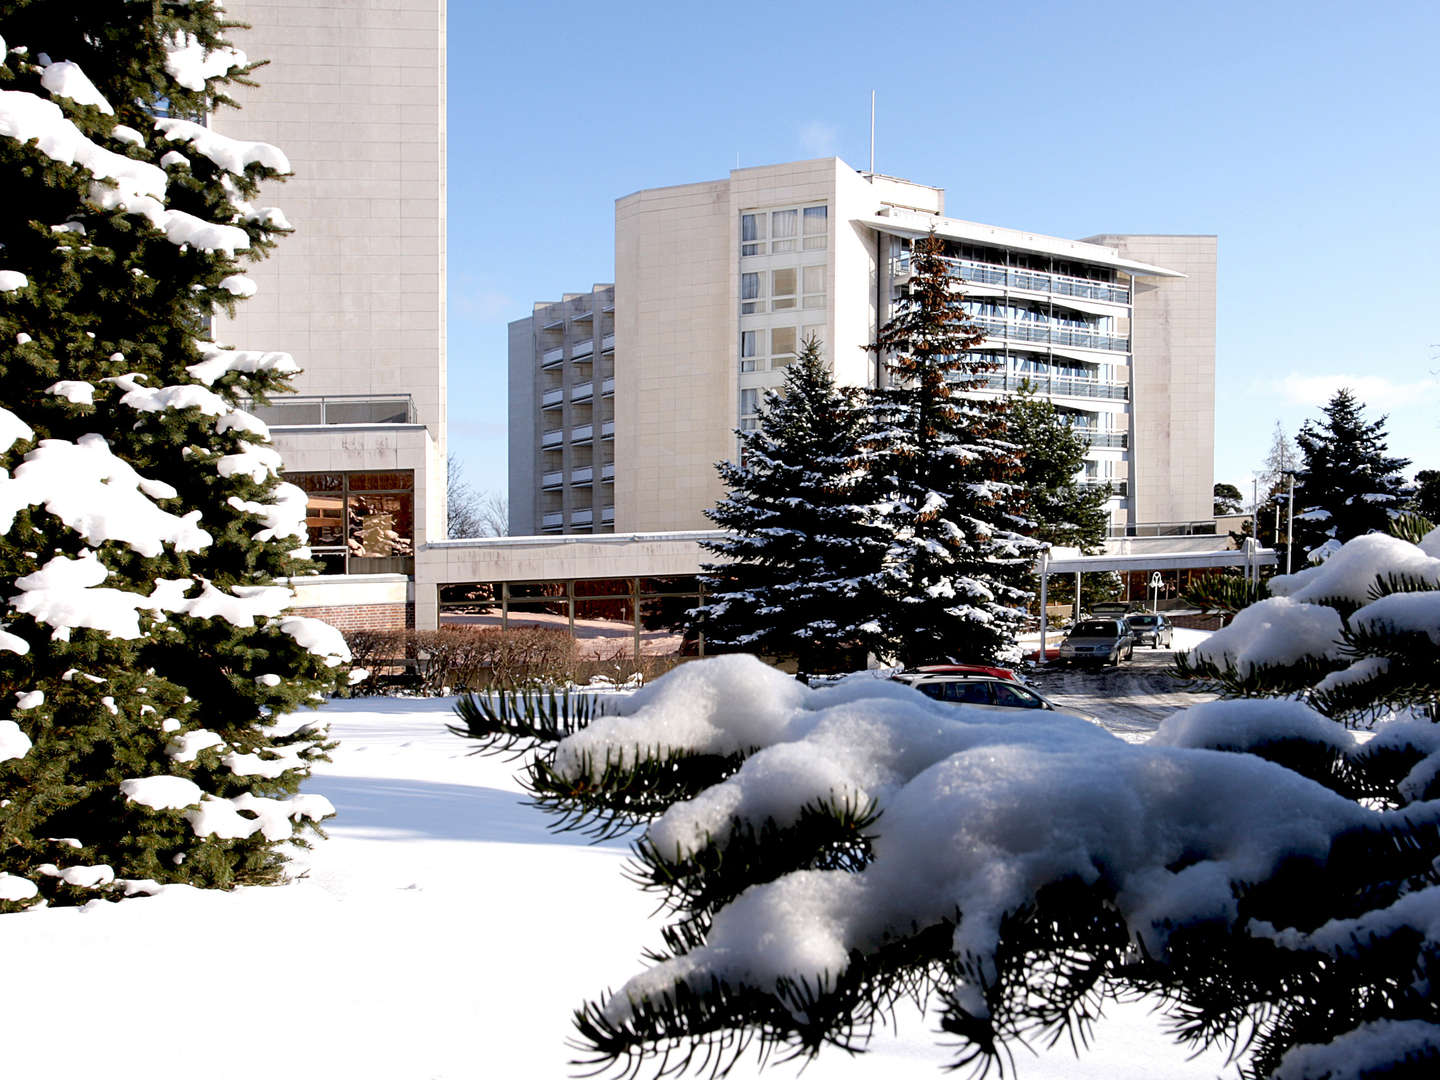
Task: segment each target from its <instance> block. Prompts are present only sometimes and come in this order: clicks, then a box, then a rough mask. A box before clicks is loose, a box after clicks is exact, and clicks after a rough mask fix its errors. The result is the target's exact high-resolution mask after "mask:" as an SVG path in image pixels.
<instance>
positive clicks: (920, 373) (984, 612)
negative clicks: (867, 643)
mask: <svg viewBox="0 0 1440 1080" xmlns="http://www.w3.org/2000/svg"><path fill="white" fill-rule="evenodd" d="M943 252H944V244H943V243H942V242H941V241H940V239H939V238H938V237H936V236H933V235H932V236H929V237H926V238H923V239H921V240H918V241H916V243H915V248H914V256H913V258H912V259H911V268H912V274H911V278H910V282H909V285H908V291H907V293H906V295H905V296H904V297H903V298H902V299H901V301H900V303H899V307H898V310H897V311H896V314H895V316H894V317H893V318H892V319H890V321H889V322H887V323H886V324H885V325H884V326H882V327H881V328H880V330H879V332H878V333H877V335H876V340H875V344H874V345H872V346H871V347H870V348H871V350H872V351H874V352H876V353H877V354H878V355H879V356H880V358H881V359H882V360H883V361H884V364H885V366H886V367H887V368H888V370H889V372H890V385H889V386H888V387H884V388H881V389H877V390H875V391H874V392H873V394H872V399H871V408H872V412H873V416H874V420H873V432H872V434H871V436H870V438H869V442H868V447H869V450H870V454H869V458H868V460H869V467H870V469H871V470H872V472H874V473H875V474H876V475H878V476H881V477H883V478H884V479H885V482H886V485H887V489H886V490H885V492H884V498H885V502H886V507H887V509H886V525H887V527H888V529H889V531H890V534H891V537H892V542H891V549H890V555H889V559H888V563H887V567H886V572H885V574H884V576H883V577H882V580H881V584H882V587H883V595H884V600H883V604H884V606H883V608H882V609H881V612H880V617H879V620H878V621H879V622H880V624H881V626H882V627H883V629H884V633H885V636H886V639H887V641H888V643H889V646H890V650H891V652H893V653H894V655H895V656H896V658H897V659H898V660H899V661H900V662H902V663H904V664H906V665H914V664H917V663H923V662H925V661H928V660H937V659H945V658H947V657H955V658H957V659H960V660H964V661H967V662H969V661H975V662H983V661H994V660H998V659H1001V658H1003V657H1004V656H1006V655H1007V653H1008V651H1009V649H1010V648H1011V647H1012V642H1013V639H1014V636H1015V632H1016V630H1017V629H1018V627H1019V624H1020V620H1021V612H1022V609H1023V607H1024V605H1025V604H1026V603H1027V602H1028V601H1029V599H1030V596H1031V593H1032V588H1031V582H1032V579H1033V571H1034V567H1033V560H1034V553H1035V551H1036V545H1035V544H1034V542H1033V541H1030V540H1028V539H1026V538H1025V537H1023V536H1021V535H1020V533H1019V531H1018V530H1019V529H1020V528H1022V527H1023V524H1024V522H1023V519H1022V517H1021V516H1020V515H1019V514H1018V513H1017V512H1016V510H1015V503H1016V492H1015V483H1014V482H1015V478H1016V475H1017V473H1018V471H1019V463H1018V460H1017V458H1018V449H1019V448H1018V447H1017V446H1016V445H1015V443H1014V442H1013V441H1011V438H1010V436H1009V434H1008V433H1007V428H1006V421H1007V415H1006V407H1005V404H1004V403H1003V402H1000V401H996V400H993V399H987V398H976V397H972V396H969V393H970V392H971V391H974V390H976V389H978V388H979V386H980V384H981V383H982V381H983V379H984V377H985V375H986V373H987V372H988V371H989V370H990V368H991V366H992V365H991V364H990V363H989V362H988V361H985V360H983V359H981V358H980V354H975V353H972V352H970V350H972V349H974V348H975V347H976V346H977V345H978V344H979V343H980V342H981V341H982V340H983V338H984V335H983V334H982V333H981V332H980V331H979V330H978V329H977V328H976V326H975V324H974V323H973V322H971V321H970V319H969V317H968V316H967V314H966V312H965V308H964V296H963V295H962V294H961V293H960V291H959V290H958V289H957V288H956V285H955V282H954V280H953V278H952V276H951V274H950V272H949V268H948V266H947V265H946V263H945V260H944V257H943Z"/></svg>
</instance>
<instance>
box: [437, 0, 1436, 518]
mask: <svg viewBox="0 0 1440 1080" xmlns="http://www.w3.org/2000/svg"><path fill="white" fill-rule="evenodd" d="M448 19H449V26H448V41H449V57H448V67H449V117H448V122H449V275H450V294H449V300H450V323H449V373H450V374H449V377H450V435H451V447H452V449H453V450H454V452H456V453H457V454H458V455H459V456H460V457H461V459H462V461H463V462H464V465H465V469H466V474H467V476H468V477H469V479H470V480H471V481H472V483H473V484H474V485H475V486H477V487H479V488H481V489H493V490H496V491H500V492H503V491H504V490H505V486H506V474H505V469H506V464H505V455H506V442H505V427H506V409H505V392H504V387H505V380H506V349H507V340H506V324H507V323H508V322H509V321H510V320H512V319H519V318H524V317H525V316H527V315H528V314H529V313H530V307H531V304H532V303H533V302H534V301H536V300H551V299H557V298H558V297H559V296H560V295H561V294H562V293H564V292H567V291H568V292H574V291H577V290H585V289H588V288H589V287H590V285H591V284H592V283H594V282H599V281H611V280H613V274H614V253H613V239H614V200H615V199H617V198H619V197H620V196H623V195H626V194H629V193H630V192H632V191H637V190H639V189H641V188H648V187H658V186H662V185H665V184H679V183H689V182H693V181H699V180H710V179H716V178H719V177H723V176H725V175H726V174H727V173H728V172H729V170H730V169H732V168H733V167H734V166H735V163H736V159H737V155H738V156H739V161H740V162H741V164H743V165H762V164H771V163H775V162H782V161H791V160H795V159H800V158H809V157H819V156H824V155H829V154H836V155H838V156H840V157H842V158H844V159H845V160H846V161H848V162H849V163H850V164H852V165H854V166H856V167H859V168H864V167H865V166H866V165H867V162H868V156H869V122H870V113H869V110H870V92H871V90H872V89H873V90H875V91H876V94H877V112H878V118H877V123H876V128H877V133H876V163H875V164H876V169H877V171H880V172H884V173H889V174H891V175H895V176H903V177H906V178H908V179H911V180H915V181H917V182H920V183H926V184H934V185H936V186H939V187H943V188H945V189H946V209H947V211H948V213H950V214H951V215H952V216H955V217H961V218H966V219H969V220H972V221H981V222H987V223H991V224H996V225H1004V226H1010V227H1014V228H1021V229H1027V230H1032V231H1036V232H1043V233H1049V234H1052V235H1056V236H1068V237H1084V236H1089V235H1093V234H1095V233H1100V232H1116V233H1124V232H1136V233H1143V232H1155V233H1214V234H1217V235H1218V237H1219V252H1220V261H1219V301H1218V311H1217V319H1218V342H1217V353H1216V393H1217V402H1216V419H1215V427H1216V470H1215V471H1216V479H1217V480H1224V481H1229V482H1231V483H1234V484H1237V485H1239V486H1241V487H1242V488H1243V489H1244V490H1245V491H1246V493H1247V494H1248V492H1249V490H1250V477H1251V475H1252V472H1253V471H1254V470H1255V469H1256V468H1258V466H1259V464H1260V462H1261V461H1262V460H1263V458H1264V456H1265V454H1266V451H1267V450H1268V448H1269V445H1270V438H1271V433H1272V431H1273V429H1274V426H1275V423H1276V421H1277V420H1278V421H1279V422H1280V423H1281V424H1282V425H1283V426H1284V428H1285V429H1286V431H1287V432H1290V433H1292V434H1293V432H1294V431H1295V429H1296V428H1297V427H1298V426H1299V424H1300V422H1301V421H1302V420H1304V419H1306V418H1307V417H1315V416H1318V413H1319V408H1318V407H1319V405H1320V404H1322V403H1323V402H1324V400H1325V399H1326V398H1327V397H1328V396H1329V395H1330V394H1331V393H1332V392H1333V390H1334V389H1335V388H1336V387H1338V386H1342V385H1348V386H1351V387H1353V388H1354V389H1355V390H1356V392H1357V394H1358V395H1359V397H1360V399H1361V400H1362V401H1364V402H1366V403H1367V405H1368V406H1369V415H1370V416H1371V418H1372V419H1373V418H1375V417H1378V416H1379V415H1381V414H1388V415H1389V421H1388V430H1389V433H1390V449H1391V451H1392V452H1393V453H1398V454H1401V455H1403V456H1405V457H1409V458H1412V459H1414V461H1415V466H1414V468H1440V303H1437V296H1436V293H1437V288H1440V254H1437V251H1440V207H1437V198H1436V192H1437V189H1440V138H1437V136H1440V122H1437V119H1436V105H1437V100H1440V78H1437V76H1436V70H1437V69H1436V66H1435V55H1434V54H1435V47H1436V42H1437V40H1440V5H1435V4H1433V3H1428V2H1409V3H1396V2H1388V0H1379V2H1374V3H1370V4H1366V5H1360V4H1354V3H1351V4H1327V3H1306V4H1297V3H1289V2H1266V3H1259V4H1256V3H1253V0H1252V2H1251V3H1229V2H1220V3H1210V4H1204V5H1201V4H1184V5H1181V4H1167V3H1154V2H1153V0H1151V2H1149V3H1139V4H1137V3H1085V4H1080V3H1029V4H1025V5H1013V4H1003V5H1002V4H996V3H994V2H993V0H992V2H989V3H983V4H979V3H947V4H940V3H936V4H920V3H903V2H902V3H891V4H851V3H828V4H811V3H795V4H785V3H779V4H769V5H761V6H759V7H756V8H753V9H746V8H744V7H739V8H736V7H733V6H731V7H721V6H715V5H710V4H688V3H680V2H676V3H670V4H639V3H623V4H612V5H595V4H573V5H572V4H560V3H534V4H528V5H523V6H522V5H520V4H507V3H498V4H473V5H472V4H463V3H452V4H451V5H450V8H449V16H448Z"/></svg>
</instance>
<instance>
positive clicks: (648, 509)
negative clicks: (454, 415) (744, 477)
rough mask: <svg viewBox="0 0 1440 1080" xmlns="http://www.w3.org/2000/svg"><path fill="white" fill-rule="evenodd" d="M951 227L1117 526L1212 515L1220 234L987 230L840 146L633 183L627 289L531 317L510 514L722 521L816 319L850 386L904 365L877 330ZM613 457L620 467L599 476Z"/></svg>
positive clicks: (666, 522) (949, 247) (999, 334)
mask: <svg viewBox="0 0 1440 1080" xmlns="http://www.w3.org/2000/svg"><path fill="white" fill-rule="evenodd" d="M932 230H933V231H934V232H935V233H936V234H937V235H938V236H939V237H941V238H942V239H943V240H944V241H945V244H946V251H947V256H948V257H949V259H950V265H951V268H952V271H953V272H954V274H955V277H956V279H957V280H958V281H959V282H960V283H961V285H962V287H963V289H964V292H965V294H966V296H967V298H968V305H969V307H970V310H971V313H972V315H973V317H974V319H975V321H976V322H977V323H978V324H979V325H980V327H981V328H982V329H983V330H984V331H985V332H986V335H987V337H986V340H985V341H984V342H983V343H982V345H981V347H980V349H979V350H978V351H981V352H985V353H988V354H991V355H992V357H993V358H994V360H995V361H996V364H997V368H996V371H995V373H994V375H993V376H992V377H991V388H992V392H995V393H1003V392H1005V391H1007V390H1009V389H1011V388H1013V387H1015V386H1018V385H1019V383H1020V382H1021V381H1024V380H1028V381H1029V382H1030V383H1032V384H1034V385H1035V386H1036V388H1037V389H1038V391H1039V393H1040V394H1042V395H1044V396H1047V397H1049V398H1051V399H1052V400H1053V401H1054V402H1055V404H1056V405H1057V406H1058V407H1059V408H1060V409H1061V410H1063V411H1064V412H1066V413H1067V414H1069V415H1070V417H1071V419H1072V422H1073V423H1074V424H1075V425H1076V427H1077V428H1079V429H1081V430H1083V431H1084V432H1085V433H1086V435H1087V437H1088V438H1089V440H1090V452H1089V454H1088V455H1087V459H1086V463H1085V472H1086V478H1087V479H1088V480H1091V481H1093V482H1095V483H1106V482H1108V483H1110V484H1111V485H1112V487H1113V489H1114V490H1115V491H1116V495H1115V496H1114V497H1113V498H1112V501H1111V516H1112V524H1113V527H1114V530H1115V531H1116V532H1125V531H1136V530H1139V531H1146V530H1147V529H1148V528H1149V527H1152V526H1158V527H1160V528H1166V527H1168V526H1170V525H1172V524H1174V523H1182V522H1191V521H1197V520H1202V519H1209V518H1211V517H1212V513H1211V508H1212V501H1211V489H1212V484H1213V458H1214V369H1215V253H1216V245H1215V238H1214V237H1213V236H1119V235H1106V236H1097V237H1092V238H1090V239H1088V240H1083V241H1082V240H1066V239H1062V238H1058V237H1052V236H1043V235H1040V234H1036V233H1029V232H1024V231H1021V230H1017V229H1009V228H1002V227H999V226H993V225H981V224H977V223H974V222H970V221H965V220H961V219H957V218H951V217H948V216H946V214H945V195H944V191H943V190H942V189H940V188H935V187H928V186H925V185H921V184H915V183H911V182H909V181H905V180H898V179H895V178H893V177H886V176H879V175H871V174H866V173H860V172H857V171H855V170H854V169H852V168H851V167H850V166H848V165H847V164H845V162H843V161H841V160H839V159H838V158H822V159H818V160H814V161H802V162H792V163H789V164H784V165H774V166H764V167H760V168H751V169H737V170H735V171H734V172H732V173H731V174H730V176H729V177H728V178H727V179H723V180H715V181H708V182H705V183H698V184H686V185H681V186H678V187H668V188H655V189H650V190H646V191H641V192H637V193H636V194H634V195H630V196H627V197H625V198H622V199H620V200H618V201H617V202H616V206H615V283H614V286H613V294H612V293H611V291H610V288H609V287H608V286H605V287H601V286H597V287H596V289H595V290H593V291H592V293H591V294H576V295H573V296H569V297H567V298H565V299H564V300H562V301H559V302H556V303H552V304H542V305H536V311H535V313H534V314H533V315H532V316H531V318H529V319H522V320H519V321H517V322H515V323H512V324H511V328H510V413H511V426H510V433H511V434H510V507H511V515H512V532H513V533H515V534H524V533H539V532H542V531H550V532H589V531H609V530H612V529H613V530H616V531H620V532H651V531H666V530H685V529H696V528H704V527H705V526H706V524H707V521H706V518H705V517H704V510H705V509H706V508H707V507H709V506H712V505H713V504H714V503H715V502H716V501H717V500H718V499H719V498H720V497H721V495H722V494H723V489H722V486H721V484H720V482H719V479H718V477H717V475H716V472H715V468H714V464H715V462H717V461H719V460H722V459H725V458H728V457H731V456H733V454H734V452H735V437H734V434H733V432H734V430H735V429H736V428H744V427H747V426H749V425H750V424H753V423H754V422H755V410H756V407H757V405H758V403H759V401H760V399H761V396H762V394H763V391H764V390H765V388H767V387H773V386H778V385H779V384H780V383H781V382H782V381H783V379H784V368H785V366H786V365H787V364H788V363H789V362H790V361H791V360H792V359H793V358H794V357H795V355H796V351H797V349H798V347H799V343H800V342H801V341H803V339H804V338H805V337H806V336H807V335H808V334H812V333H813V334H814V335H815V336H816V337H818V338H819V339H820V340H821V342H822V343H823V348H824V353H825V355H826V357H827V359H828V360H829V361H830V362H831V364H832V365H833V368H834V371H835V374H836V377H837V379H838V380H839V381H841V382H843V383H848V384H851V385H858V386H874V385H876V383H877V380H879V381H882V382H883V381H885V380H887V379H888V372H886V371H885V370H884V368H883V364H879V363H877V361H876V359H875V357H874V354H872V353H870V352H868V351H867V350H866V349H865V346H866V345H867V344H868V343H870V342H871V341H873V340H874V337H875V331H876V328H877V327H878V326H879V325H881V324H883V323H884V322H885V321H886V319H888V318H889V317H890V315H891V314H892V311H893V307H894V304H895V303H896V301H897V300H898V299H899V298H900V296H901V295H902V294H903V290H904V285H905V282H906V279H907V276H908V273H909V251H910V245H911V243H912V241H914V240H915V239H916V238H918V237H921V236H924V235H926V234H927V233H929V232H930V231H932ZM594 296H603V297H605V298H613V320H614V323H613V326H614V329H613V338H612V337H611V336H610V335H600V339H599V341H596V342H595V344H594V347H595V348H597V349H598V348H600V347H601V343H602V342H604V341H610V342H612V343H613V352H608V353H604V354H603V355H604V356H605V363H606V364H607V365H609V366H608V367H607V368H606V369H605V370H606V371H607V373H609V372H613V386H614V394H613V411H612V407H611V405H610V403H608V402H607V403H605V404H604V406H603V408H602V411H603V415H604V416H605V417H607V418H608V419H607V420H605V421H602V423H604V424H606V427H605V428H604V429H603V430H605V431H606V432H607V434H606V435H604V436H603V439H602V437H600V436H598V435H597V432H599V431H600V430H602V429H601V428H600V427H598V426H597V425H596V424H595V423H594V418H595V416H596V415H598V414H597V412H596V408H597V407H596V406H595V405H594V404H591V405H590V406H589V408H588V409H586V408H581V407H575V406H579V405H580V399H579V398H578V396H577V394H579V393H583V394H587V395H590V396H589V397H587V398H586V399H585V400H587V401H591V402H594V401H597V400H600V399H598V398H595V397H594V394H595V393H596V388H595V385H594V379H593V378H592V377H591V375H590V372H589V371H588V370H587V369H584V368H580V367H577V362H578V363H583V362H584V361H583V360H582V359H580V358H577V356H576V354H575V352H574V350H573V346H574V343H576V342H588V341H590V339H591V337H592V335H596V334H598V333H599V332H598V331H593V330H592V329H591V324H590V323H589V322H585V321H584V320H588V319H594V320H596V324H597V325H598V324H599V322H600V320H602V319H605V318H607V317H608V314H609V309H608V308H607V307H606V306H605V305H604V303H603V302H602V303H601V304H600V305H599V306H598V307H597V305H596V304H595V303H594V302H593V301H592V297H594ZM592 308H594V309H595V311H594V314H590V311H591V309H592ZM582 347H584V346H583V345H582ZM597 446H601V447H602V449H601V450H600V451H596V450H595V449H594V447H597ZM586 447H590V448H591V449H590V450H589V451H588V456H587V452H586V450H585V448H586ZM595 461H603V463H604V465H606V466H609V468H610V469H611V470H612V471H613V483H606V484H604V485H601V484H598V483H597V482H596V474H595V472H594V464H593V462H595ZM577 477H578V479H577ZM582 489H583V490H582ZM607 500H609V501H607Z"/></svg>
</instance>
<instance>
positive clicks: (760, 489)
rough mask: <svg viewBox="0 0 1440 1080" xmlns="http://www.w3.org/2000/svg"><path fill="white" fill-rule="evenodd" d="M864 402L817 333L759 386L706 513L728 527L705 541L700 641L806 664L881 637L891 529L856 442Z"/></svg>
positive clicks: (850, 653) (853, 659)
mask: <svg viewBox="0 0 1440 1080" xmlns="http://www.w3.org/2000/svg"><path fill="white" fill-rule="evenodd" d="M867 415H868V414H867V412H866V410H865V409H864V408H863V406H861V405H860V404H859V402H858V401H857V397H856V394H855V392H854V391H852V390H848V389H843V390H842V389H840V388H837V387H836V385H835V380H834V379H833V377H832V376H831V374H830V371H829V369H828V368H827V367H826V366H825V362H824V360H823V359H822V358H821V356H820V343H819V341H817V340H816V339H815V338H810V339H808V340H806V341H805V343H804V345H803V347H802V348H801V351H800V356H799V357H798V358H797V359H796V361H795V362H794V363H792V364H791V365H790V367H789V368H788V369H787V371H786V373H785V386H784V389H783V391H782V392H780V393H774V392H771V393H769V394H767V395H766V397H765V402H764V406H763V408H762V409H761V412H760V420H759V426H758V427H757V428H756V429H755V430H754V431H748V432H742V433H741V435H740V454H739V459H740V460H739V461H738V462H733V461H726V462H721V463H720V464H719V465H718V466H717V468H718V470H719V472H720V477H721V479H723V480H724V481H725V485H726V487H727V488H728V489H729V491H728V493H727V494H726V496H725V498H724V499H722V500H721V502H720V503H719V504H718V505H717V506H716V507H715V508H714V509H712V510H708V511H706V516H707V517H709V518H710V520H711V521H713V522H714V523H715V524H716V525H717V526H719V527H720V528H722V529H725V530H726V531H727V532H728V533H729V535H727V536H726V537H725V538H724V539H723V540H716V541H707V542H706V543H705V545H704V546H705V547H706V549H707V550H708V551H710V552H712V553H714V554H715V555H718V556H720V557H721V560H722V561H720V562H714V563H707V564H706V565H705V571H706V576H705V579H704V580H705V588H706V598H707V603H706V604H705V606H703V607H701V608H698V609H696V611H695V613H694V619H695V625H696V627H697V628H698V629H699V630H700V631H701V632H702V633H704V635H705V642H706V647H707V649H710V648H713V649H715V650H716V651H725V650H743V651H746V652H755V653H762V654H766V655H772V656H787V657H792V656H793V657H794V658H795V659H796V660H797V661H798V663H799V669H800V670H801V671H802V672H826V671H848V670H853V669H854V668H855V667H857V666H859V667H863V666H864V661H865V653H866V652H867V651H873V650H876V649H877V648H878V647H879V642H880V633H879V627H878V626H877V625H876V624H875V623H874V621H873V618H872V613H873V611H874V608H875V602H876V598H877V597H876V587H877V586H876V579H877V576H878V575H879V573H880V570H881V567H882V565H883V561H884V558H885V553H886V550H887V549H888V546H889V545H888V539H887V534H886V533H885V531H884V530H882V529H881V528H880V527H879V525H878V524H877V522H876V520H875V519H876V508H875V505H874V503H875V501H876V499H875V481H874V479H873V476H872V474H871V473H869V472H868V471H867V470H866V469H865V468H864V466H863V463H862V460H861V457H862V455H861V452H860V443H861V439H862V437H863V435H864V432H865V424H866V419H867Z"/></svg>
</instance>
